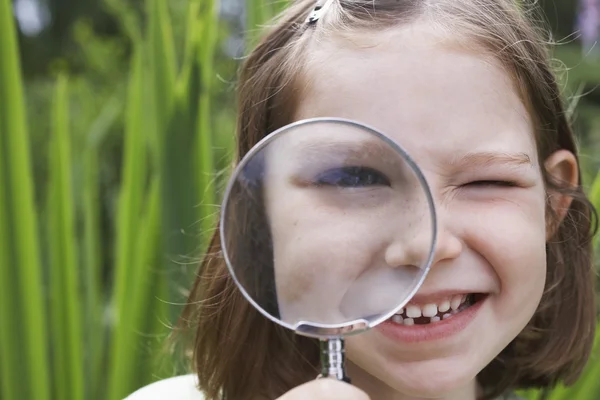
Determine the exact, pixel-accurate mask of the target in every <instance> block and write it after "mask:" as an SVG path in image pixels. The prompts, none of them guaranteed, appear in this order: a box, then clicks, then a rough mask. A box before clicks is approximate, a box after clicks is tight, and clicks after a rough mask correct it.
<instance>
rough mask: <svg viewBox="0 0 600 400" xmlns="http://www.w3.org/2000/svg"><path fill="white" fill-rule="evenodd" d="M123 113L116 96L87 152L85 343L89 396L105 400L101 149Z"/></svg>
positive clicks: (90, 136)
mask: <svg viewBox="0 0 600 400" xmlns="http://www.w3.org/2000/svg"><path fill="white" fill-rule="evenodd" d="M121 113H122V102H121V101H119V100H118V99H117V98H116V97H112V98H111V99H110V100H109V101H108V102H107V103H106V104H105V105H104V106H103V108H102V110H101V111H100V113H99V115H98V117H97V118H96V119H95V120H94V122H93V124H92V127H91V129H90V131H89V134H88V137H87V140H86V142H85V145H84V146H85V147H84V155H83V188H82V191H83V195H82V202H83V204H82V208H83V264H84V268H83V269H82V273H83V279H82V282H84V287H85V300H84V301H85V309H86V310H87V313H86V315H85V323H84V326H85V334H84V337H85V341H84V343H85V346H86V358H85V361H86V367H85V370H86V373H87V374H88V376H89V377H90V379H89V380H88V385H87V387H86V390H87V391H86V397H85V398H86V399H90V400H101V399H104V398H105V397H104V396H105V392H104V391H105V387H106V386H105V377H104V371H103V370H102V368H103V366H104V365H105V361H106V352H105V346H106V336H107V335H106V333H107V329H106V326H105V324H104V321H103V315H104V309H103V307H104V302H105V301H106V298H105V297H106V296H105V293H104V288H103V282H102V267H103V262H104V259H105V258H104V255H103V251H102V250H103V248H104V247H103V246H104V245H105V243H103V241H102V235H101V227H100V219H101V216H100V210H101V198H100V192H99V185H100V183H99V178H100V177H99V166H100V159H99V157H98V156H99V151H100V146H101V144H102V143H103V142H104V140H105V137H106V135H107V133H108V132H109V130H110V129H111V128H112V127H113V126H114V124H115V122H116V121H117V118H118V117H119V116H120V115H121Z"/></svg>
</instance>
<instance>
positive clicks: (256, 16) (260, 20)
mask: <svg viewBox="0 0 600 400" xmlns="http://www.w3.org/2000/svg"><path fill="white" fill-rule="evenodd" d="M209 1H210V0H209ZM245 4H246V33H245V35H246V48H248V49H251V48H252V47H254V45H255V44H256V43H257V42H258V39H259V38H260V34H261V27H262V25H263V24H264V23H265V22H266V21H267V19H268V18H269V14H270V12H269V11H270V10H269V9H268V8H267V4H266V2H264V1H254V0H247V1H246V2H245Z"/></svg>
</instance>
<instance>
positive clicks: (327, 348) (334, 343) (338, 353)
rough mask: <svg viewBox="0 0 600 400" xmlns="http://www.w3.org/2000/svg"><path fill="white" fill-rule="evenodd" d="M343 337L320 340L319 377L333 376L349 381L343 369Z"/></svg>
mask: <svg viewBox="0 0 600 400" xmlns="http://www.w3.org/2000/svg"><path fill="white" fill-rule="evenodd" d="M344 359H345V349H344V339H341V338H336V339H326V340H321V375H319V377H320V378H334V379H337V380H340V381H344V382H347V383H350V378H349V377H348V376H347V375H346V371H345V370H344Z"/></svg>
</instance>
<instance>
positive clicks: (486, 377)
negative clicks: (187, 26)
mask: <svg viewBox="0 0 600 400" xmlns="http://www.w3.org/2000/svg"><path fill="white" fill-rule="evenodd" d="M531 15H533V14H532V13H531V11H530V10H529V9H528V8H526V7H525V5H524V4H523V2H520V1H517V0H328V1H326V2H325V3H324V4H315V3H314V0H299V1H296V2H295V3H294V4H293V5H292V6H291V7H290V8H289V9H288V10H287V11H285V12H284V13H283V15H282V16H281V18H280V19H279V22H278V23H277V24H276V25H275V26H274V27H272V28H271V29H270V31H269V32H268V34H267V35H266V36H265V37H264V39H263V40H262V42H261V43H260V44H259V45H258V47H257V48H256V49H254V51H253V52H252V53H251V54H250V55H249V57H248V58H247V60H246V62H245V64H244V65H243V67H242V70H241V77H240V82H239V84H240V86H239V123H238V157H239V158H241V157H242V156H243V155H244V154H246V152H247V151H248V150H249V149H250V148H251V147H252V146H253V145H255V144H256V143H257V142H258V141H259V140H260V139H262V138H263V137H264V136H265V135H267V134H268V133H269V132H273V131H274V130H276V129H277V128H279V127H282V126H284V125H286V124H288V123H290V122H293V121H297V120H299V119H304V118H311V117H341V118H349V119H353V120H356V121H359V122H363V123H366V124H368V125H372V126H375V127H376V128H379V129H381V130H382V131H383V132H385V133H386V134H388V135H389V136H390V137H391V138H392V139H394V140H397V141H398V142H399V143H400V144H401V145H402V146H403V147H404V148H405V149H406V150H407V151H408V153H409V154H411V156H412V157H413V158H414V159H415V161H416V162H417V164H418V165H419V166H420V167H421V168H422V170H423V172H424V174H425V176H426V178H427V181H428V183H429V185H430V186H431V189H432V192H433V194H434V197H435V201H436V204H437V212H438V217H439V221H438V224H439V234H438V246H437V248H436V253H435V260H434V264H433V266H432V269H431V271H430V273H429V275H428V277H427V279H426V281H425V283H424V285H423V286H422V288H421V289H420V290H419V293H417V296H416V297H415V298H414V299H413V300H412V301H411V306H410V308H411V311H410V315H406V314H404V315H403V317H405V318H403V319H402V321H400V319H396V320H395V321H388V322H386V323H383V324H382V325H381V326H379V327H378V328H376V329H373V330H371V331H369V332H367V333H364V334H360V335H357V336H352V337H350V338H348V339H347V340H346V348H347V369H348V372H349V375H350V376H351V377H352V381H353V382H352V386H350V385H347V384H345V383H341V382H335V381H332V380H328V379H325V380H314V378H315V376H316V375H317V374H318V370H319V368H318V364H319V354H318V344H317V343H316V342H315V341H314V340H311V339H307V338H305V337H301V336H296V335H294V334H293V333H291V332H289V331H287V330H285V329H283V328H280V327H278V326H276V325H275V324H273V323H272V322H270V321H268V320H267V319H266V318H264V317H263V316H262V315H261V314H259V312H257V311H256V310H255V309H254V308H253V307H252V306H251V305H250V304H248V302H247V301H246V300H245V299H244V298H243V297H242V295H241V294H240V292H239V290H238V289H237V288H236V286H235V285H234V283H233V281H232V279H231V277H230V276H229V274H228V273H227V269H226V265H225V263H224V260H223V258H222V254H221V253H220V244H219V234H218V232H217V233H216V234H215V235H214V237H213V240H212V243H211V246H210V249H209V252H208V254H209V256H208V257H206V258H205V260H204V261H203V263H202V265H201V268H200V274H199V276H198V278H197V280H196V282H195V283H194V285H193V288H192V291H191V293H190V296H189V305H188V306H187V307H186V309H185V311H184V314H183V318H182V321H184V323H183V324H182V327H183V328H187V330H188V331H189V332H191V333H192V334H193V350H194V351H193V361H194V367H195V370H196V371H197V375H196V376H195V377H194V379H193V380H190V379H188V378H185V379H183V380H182V378H177V380H176V381H173V380H170V381H169V380H168V382H159V383H157V384H154V385H152V386H151V387H152V390H145V391H144V390H143V391H142V392H144V393H149V392H154V393H158V392H160V391H161V390H166V391H167V392H165V394H166V395H168V397H169V398H176V397H174V396H175V395H174V392H172V391H171V390H172V388H173V387H175V388H180V389H183V390H192V389H191V388H192V387H193V385H194V384H198V387H199V388H200V390H201V391H202V392H203V393H204V396H205V398H206V399H209V400H217V399H227V400H257V399H276V398H280V399H282V400H283V399H285V400H292V399H307V398H311V399H323V400H325V399H334V398H335V399H342V398H343V399H356V400H358V399H367V398H371V399H374V400H378V399H382V400H404V399H424V398H428V399H432V398H436V399H446V400H450V399H461V400H474V399H497V398H509V397H505V396H512V395H510V393H511V391H514V390H515V389H519V388H530V387H535V388H550V387H552V386H554V385H555V384H556V383H558V382H565V383H567V384H569V383H573V382H574V381H575V380H576V379H577V377H578V376H579V374H580V372H581V370H582V368H583V366H584V365H585V363H586V361H587V359H588V356H589V353H590V351H591V346H592V341H593V337H594V330H595V326H596V319H595V318H596V311H595V306H594V304H595V300H594V296H595V289H594V281H595V278H594V273H593V271H592V263H591V247H590V246H591V242H590V238H591V236H592V235H593V233H594V228H593V225H594V224H593V223H592V222H593V217H594V215H595V214H594V210H593V208H592V206H591V205H590V203H589V202H588V200H587V199H586V197H585V195H584V194H583V192H582V190H581V186H580V184H581V182H580V173H579V163H578V159H577V151H576V148H575V142H574V138H573V134H572V131H571V128H570V126H569V123H568V121H567V116H566V115H565V110H564V108H563V105H562V104H561V101H560V96H559V89H558V87H557V83H556V80H555V77H554V76H553V74H552V72H551V70H550V67H549V59H548V55H547V53H546V49H545V48H544V46H543V43H544V38H543V36H542V34H541V32H540V31H539V30H538V29H537V28H534V26H533V24H532V23H531V22H530V21H531V19H530V18H528V17H530V16H531ZM358 235H362V237H361V238H360V239H362V240H364V241H368V240H369V234H368V233H365V232H360V233H358ZM392 247H393V246H392V245H391V244H390V246H389V248H387V249H386V250H385V252H384V255H382V257H383V258H384V259H385V261H386V262H389V263H392V262H401V257H402V254H399V253H398V254H396V253H394V249H393V248H392ZM457 301H458V302H459V303H460V302H462V303H465V304H466V306H463V307H460V310H461V311H460V312H459V313H457V314H455V315H454V316H452V318H449V319H447V320H443V321H440V322H430V323H428V324H423V325H421V324H414V320H413V317H414V316H417V314H418V315H421V313H422V310H423V309H424V308H426V307H427V308H431V307H433V306H435V307H437V309H438V310H444V309H447V304H448V303H452V302H457ZM407 312H408V311H407ZM409 320H410V321H409ZM399 321H400V322H399ZM174 382H176V383H174ZM182 382H183V383H182ZM186 382H187V383H186ZM307 382H308V383H307ZM173 385H174V386H173ZM186 385H189V387H188V388H187V389H186ZM148 389H149V388H148ZM142 392H140V398H145V397H143V396H141V393H142ZM196 393H197V396H199V393H198V392H196ZM500 396H503V397H500ZM133 398H137V397H135V396H134V397H133ZM198 398H201V397H198Z"/></svg>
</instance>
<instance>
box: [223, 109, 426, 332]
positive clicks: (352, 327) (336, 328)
mask: <svg viewBox="0 0 600 400" xmlns="http://www.w3.org/2000/svg"><path fill="white" fill-rule="evenodd" d="M323 122H325V123H334V124H346V125H351V126H353V127H355V128H359V129H365V130H367V131H368V132H369V133H371V134H374V135H375V136H376V137H378V138H379V139H381V140H383V141H384V142H385V143H386V144H387V145H389V146H390V147H392V148H393V149H394V150H396V151H397V152H399V153H400V154H401V155H402V156H403V157H404V160H405V161H406V162H407V163H408V164H409V165H410V167H411V168H412V169H413V172H414V173H415V175H416V176H417V179H418V180H419V183H420V184H421V186H422V187H423V189H424V191H425V197H426V198H427V203H428V204H429V211H430V214H431V228H432V233H433V240H432V243H431V249H430V251H429V255H428V257H427V262H426V263H425V268H423V273H422V275H421V277H420V278H419V279H418V280H417V281H416V284H415V283H413V285H414V287H413V289H412V290H411V291H410V294H409V295H408V296H407V297H406V299H405V300H404V301H403V302H402V303H400V304H398V306H397V307H395V308H394V309H392V310H390V311H389V312H387V313H385V314H382V315H381V316H379V317H378V318H376V319H374V320H373V321H368V320H365V319H360V320H357V321H348V322H343V323H338V324H316V323H311V322H307V321H303V322H302V326H304V327H307V329H297V328H298V326H299V325H298V323H297V324H295V325H292V324H289V323H287V322H284V321H282V320H280V319H277V318H275V317H274V316H272V315H271V314H269V313H268V312H266V311H265V310H264V309H263V308H262V307H261V306H260V305H259V304H258V303H257V302H256V301H254V299H253V298H252V297H251V296H250V295H249V294H248V292H247V291H246V289H245V288H244V286H243V285H241V284H240V282H239V280H238V278H237V275H236V273H235V270H234V268H233V265H232V263H231V260H230V259H229V256H228V252H227V241H226V238H225V220H226V218H224V217H225V216H226V215H227V203H228V200H229V196H230V194H231V190H232V188H233V185H234V184H235V182H236V179H235V178H236V177H237V176H239V174H240V171H241V170H242V169H243V168H244V167H245V166H246V164H247V163H248V161H249V160H250V159H251V158H252V157H253V156H254V155H255V154H256V153H257V152H259V151H261V150H262V149H263V148H264V147H266V146H267V145H268V144H269V143H270V142H271V141H273V140H275V139H277V138H278V137H279V136H280V135H282V134H284V133H285V132H287V131H288V130H290V129H293V128H296V127H299V126H302V125H310V124H316V123H323ZM219 234H220V238H221V250H222V253H223V258H224V259H225V263H226V264H227V269H228V270H229V273H230V274H231V277H232V279H233V280H234V282H235V284H236V285H237V287H238V288H239V289H240V291H241V292H242V295H243V296H244V297H245V298H246V300H248V301H249V302H250V304H252V305H253V306H254V307H255V308H256V309H257V310H258V311H259V312H260V313H261V314H262V315H264V316H265V317H267V318H268V319H269V320H271V321H273V322H275V323H276V324H279V325H281V326H283V327H285V328H288V329H290V330H293V331H294V332H296V333H299V334H302V335H304V336H309V337H314V338H321V339H323V338H335V337H340V336H341V335H348V334H351V333H356V332H357V331H363V330H366V329H370V328H373V327H374V326H377V325H379V324H380V323H382V322H384V321H386V320H387V319H389V318H391V317H392V316H393V315H394V314H396V313H397V312H398V311H399V310H400V309H401V308H403V307H404V306H405V305H406V304H407V303H408V302H409V301H410V299H412V297H413V296H414V295H415V294H416V293H417V291H418V290H419V288H420V287H421V286H422V285H423V282H424V281H425V278H426V277H427V275H428V273H429V270H430V269H431V264H432V262H433V257H434V254H435V248H436V244H437V214H436V210H435V203H434V200H433V196H432V194H431V190H430V188H429V184H428V183H427V180H426V179H425V176H424V175H423V173H422V171H421V169H420V168H419V167H418V166H417V164H416V163H415V161H414V160H413V159H412V157H410V155H409V154H408V153H407V152H406V151H405V150H404V149H403V148H402V147H401V146H400V145H399V144H398V143H396V142H394V141H393V140H391V139H390V138H389V137H388V136H386V135H385V134H383V133H382V132H381V131H379V130H378V129H376V128H374V127H372V126H369V125H366V124H364V123H360V122H357V121H353V120H350V119H346V118H337V117H318V118H308V119H303V120H300V121H296V122H292V123H290V124H287V125H285V126H282V127H281V128H279V129H277V130H275V131H274V132H273V133H271V134H269V135H267V136H266V137H264V138H263V139H261V140H260V141H259V142H258V143H257V144H256V145H254V146H253V147H252V148H251V149H250V150H249V151H248V152H247V153H246V154H245V155H244V157H242V159H241V160H240V162H239V163H238V165H237V166H236V167H235V169H234V170H233V173H232V175H231V177H230V179H229V182H228V183H227V187H226V188H225V194H224V196H223V201H222V204H221V219H220V221H219Z"/></svg>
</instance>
